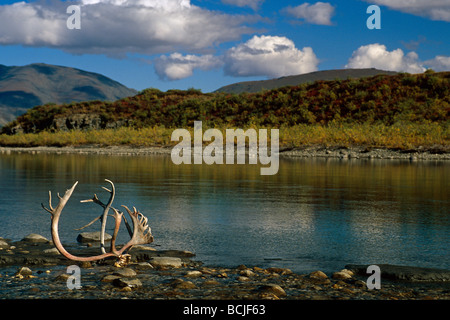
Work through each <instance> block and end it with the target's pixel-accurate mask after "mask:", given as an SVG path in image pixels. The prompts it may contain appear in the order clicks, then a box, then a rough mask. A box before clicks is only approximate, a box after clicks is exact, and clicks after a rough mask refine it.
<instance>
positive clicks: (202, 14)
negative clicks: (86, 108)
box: [0, 0, 253, 56]
mask: <svg viewBox="0 0 450 320" xmlns="http://www.w3.org/2000/svg"><path fill="white" fill-rule="evenodd" d="M76 3H77V2H73V3H71V4H76ZM78 4H80V6H81V14H82V16H81V29H80V30H68V29H67V27H66V20H67V19H68V17H69V14H67V13H66V8H67V6H68V2H62V1H53V2H52V4H51V5H50V4H47V2H42V3H41V2H33V3H26V2H18V3H15V4H12V5H2V6H0V45H2V44H3V45H17V44H21V45H27V46H46V47H52V48H59V49H63V50H65V51H68V52H72V53H80V54H82V53H92V54H107V55H112V56H117V55H119V56H120V55H125V54H126V53H142V54H158V53H166V52H174V51H180V50H185V51H190V52H205V51H207V50H210V49H211V48H213V47H214V46H215V45H217V44H220V43H223V42H227V41H232V40H237V39H239V38H240V37H241V36H242V35H243V34H248V33H251V32H253V30H251V28H249V27H248V26H247V22H248V21H249V20H250V21H251V20H252V18H251V17H250V18H249V17H248V16H241V15H230V14H225V13H219V12H216V11H210V10H206V9H202V8H200V7H197V6H194V5H192V4H191V3H190V1H189V0H81V1H80V2H78ZM250 23H251V22H250ZM205 26H208V27H207V28H206V27H205Z"/></svg>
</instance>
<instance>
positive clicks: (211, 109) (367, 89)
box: [0, 71, 450, 135]
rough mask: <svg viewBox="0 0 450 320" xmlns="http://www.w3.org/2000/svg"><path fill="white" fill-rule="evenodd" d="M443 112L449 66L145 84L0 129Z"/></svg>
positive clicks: (429, 118) (439, 119)
mask: <svg viewBox="0 0 450 320" xmlns="http://www.w3.org/2000/svg"><path fill="white" fill-rule="evenodd" d="M449 119H450V72H433V71H427V72H425V73H422V74H407V73H399V74H396V75H392V76H391V75H377V76H373V77H364V78H360V79H346V80H328V81H315V82H308V83H303V84H300V85H297V86H284V87H282V88H278V89H272V90H265V91H261V92H259V93H241V94H232V93H202V92H201V91H200V90H195V89H189V90H168V91H166V92H162V91H160V90H158V89H152V88H149V89H146V90H142V91H141V92H139V93H138V94H137V95H135V96H132V97H127V98H123V99H120V100H116V101H114V102H102V101H90V102H77V103H70V104H63V105H41V106H37V107H34V108H32V109H30V110H28V111H27V112H26V113H25V114H23V115H21V116H19V117H17V119H16V120H14V121H13V122H11V123H9V124H8V125H6V126H4V127H3V128H2V130H1V131H0V132H2V133H5V134H8V135H12V134H17V133H21V132H23V133H38V132H41V131H44V130H45V131H50V132H57V131H70V130H100V129H109V128H112V129H116V128H120V127H131V128H137V129H140V128H153V127H160V126H163V127H164V128H188V127H191V128H192V127H193V124H194V121H197V120H201V121H202V122H203V125H204V126H205V127H206V128H208V127H209V128H214V127H217V128H221V127H229V128H247V127H254V126H256V127H265V128H267V127H272V128H274V127H275V128H280V127H291V126H296V125H310V124H311V125H317V124H318V125H327V124H329V123H334V124H338V123H339V124H344V125H347V124H351V123H358V124H363V123H364V124H374V123H382V124H384V125H387V126H390V125H393V124H396V123H431V122H434V123H439V124H446V125H447V126H448V123H449ZM445 130H447V129H445Z"/></svg>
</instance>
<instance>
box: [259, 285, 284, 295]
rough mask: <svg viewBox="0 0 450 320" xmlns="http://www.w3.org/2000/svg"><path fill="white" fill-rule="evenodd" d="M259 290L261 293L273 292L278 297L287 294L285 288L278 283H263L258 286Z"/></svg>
mask: <svg viewBox="0 0 450 320" xmlns="http://www.w3.org/2000/svg"><path fill="white" fill-rule="evenodd" d="M258 291H259V292H260V293H265V294H273V295H275V296H277V297H278V298H279V297H285V296H286V291H284V289H283V288H282V287H280V286H279V285H277V284H266V285H263V286H261V287H259V288H258Z"/></svg>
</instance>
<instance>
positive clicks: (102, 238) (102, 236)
mask: <svg viewBox="0 0 450 320" xmlns="http://www.w3.org/2000/svg"><path fill="white" fill-rule="evenodd" d="M105 181H106V182H109V183H110V184H111V191H110V190H108V189H106V188H103V189H106V190H107V191H108V192H109V193H110V194H111V195H110V196H109V200H108V203H107V204H106V205H105V206H104V210H103V215H102V230H101V233H100V248H101V250H102V253H106V250H105V229H106V219H108V211H109V208H110V207H111V204H112V203H113V201H114V196H115V194H116V189H115V187H114V183H113V182H112V181H111V180H108V179H105ZM111 249H112V248H111Z"/></svg>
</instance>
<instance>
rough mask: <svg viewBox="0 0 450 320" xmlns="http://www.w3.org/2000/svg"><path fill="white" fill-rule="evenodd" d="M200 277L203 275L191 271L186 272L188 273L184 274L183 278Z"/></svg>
mask: <svg viewBox="0 0 450 320" xmlns="http://www.w3.org/2000/svg"><path fill="white" fill-rule="evenodd" d="M202 275H203V273H202V272H201V271H198V270H193V271H188V273H186V275H185V277H188V278H197V277H201V276H202Z"/></svg>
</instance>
